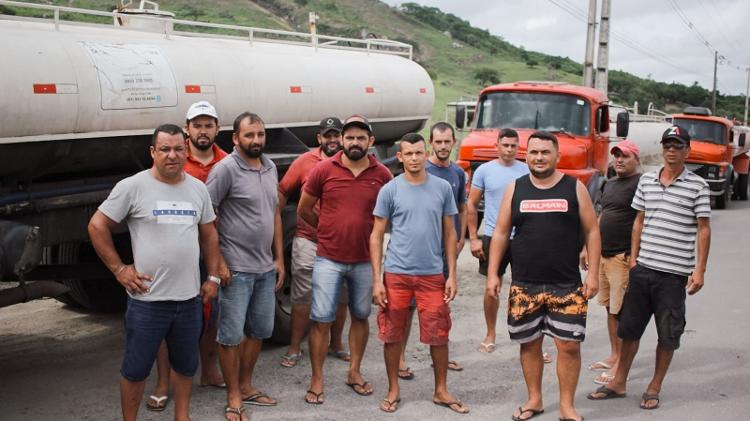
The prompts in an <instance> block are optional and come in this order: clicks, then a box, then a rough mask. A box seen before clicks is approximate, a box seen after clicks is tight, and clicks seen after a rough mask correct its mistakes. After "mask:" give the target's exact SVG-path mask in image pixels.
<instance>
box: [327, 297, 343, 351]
mask: <svg viewBox="0 0 750 421" xmlns="http://www.w3.org/2000/svg"><path fill="white" fill-rule="evenodd" d="M347 310H348V306H347V305H346V304H339V306H338V307H337V308H336V320H334V321H333V324H332V325H331V343H330V344H329V345H328V347H329V348H330V349H331V350H332V351H344V340H343V339H344V326H345V325H346V314H347Z"/></svg>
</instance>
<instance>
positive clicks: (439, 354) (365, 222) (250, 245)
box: [89, 101, 710, 421]
mask: <svg viewBox="0 0 750 421" xmlns="http://www.w3.org/2000/svg"><path fill="white" fill-rule="evenodd" d="M219 127H220V126H219V117H218V113H217V112H216V110H215V109H214V107H213V106H212V105H211V104H209V103H207V102H205V101H201V102H198V103H196V104H193V105H192V106H191V107H190V109H189V110H188V114H187V119H186V125H185V127H184V128H181V127H178V126H175V125H170V124H165V125H162V126H160V127H158V128H157V129H156V130H155V131H154V134H153V138H152V143H151V147H150V150H151V156H152V158H153V160H154V164H153V166H152V168H150V169H147V170H144V171H142V172H140V173H138V174H136V175H134V176H132V177H129V178H126V179H124V180H122V181H121V182H119V183H118V184H117V185H116V186H115V188H114V189H113V190H112V192H111V194H110V196H109V197H108V199H107V200H106V201H105V202H103V203H102V205H101V206H100V207H99V210H98V211H97V212H96V213H95V214H94V216H93V217H92V219H91V222H90V224H89V234H90V237H91V240H92V243H93V245H94V248H95V249H96V251H97V253H98V254H99V256H100V258H101V259H102V261H103V262H104V264H105V265H106V266H107V267H108V268H109V269H110V270H111V271H112V273H113V274H114V275H115V277H116V278H117V280H118V282H120V283H121V284H122V285H123V287H124V288H125V289H126V291H127V292H128V296H129V298H128V310H127V312H126V315H125V332H126V338H125V342H126V344H125V354H124V358H123V362H122V366H121V369H120V373H121V376H122V377H121V379H120V391H121V405H122V413H123V419H125V420H135V419H136V416H137V413H138V408H139V406H140V402H141V399H142V395H143V392H144V387H145V379H146V377H147V376H148V374H149V372H150V370H151V367H152V365H153V363H154V361H157V367H158V370H157V371H158V374H159V379H158V381H157V386H156V389H155V391H154V394H153V395H151V396H150V397H149V399H148V401H147V404H146V406H147V408H148V409H150V410H156V411H159V410H163V409H164V408H165V407H166V404H167V401H168V396H169V388H170V386H171V387H172V389H173V397H174V403H175V420H180V421H183V420H188V419H189V400H190V393H191V386H192V376H193V375H194V374H195V373H196V371H197V368H198V365H199V364H198V362H199V359H200V366H201V368H202V369H201V370H202V372H201V379H200V384H201V386H215V387H220V388H226V394H227V404H226V406H225V408H224V414H225V416H226V419H228V420H230V421H242V420H246V419H247V413H246V409H245V405H260V406H273V405H276V404H277V401H276V399H274V398H272V397H270V396H268V395H267V394H265V393H264V392H262V391H261V390H260V389H259V388H257V387H255V386H254V384H253V371H254V368H255V364H256V362H257V359H258V356H259V354H260V350H261V346H262V341H263V340H264V339H267V338H269V337H270V336H271V334H272V331H273V324H274V312H275V297H274V294H275V291H276V290H277V289H279V288H280V287H281V286H282V285H283V283H284V277H285V270H286V268H285V263H284V245H283V238H282V232H283V230H282V224H281V209H282V208H283V207H284V206H285V204H286V203H287V201H288V200H293V199H294V198H297V197H298V206H297V213H298V218H297V233H296V237H295V239H294V241H293V246H292V259H291V268H290V273H291V274H292V277H293V282H292V285H291V296H292V336H291V344H290V346H289V349H288V351H287V352H286V353H285V355H284V356H283V357H282V359H281V361H280V363H281V365H282V366H284V367H287V368H292V367H295V366H296V365H297V364H298V363H299V361H300V360H301V359H302V358H303V353H302V348H301V342H302V339H303V338H304V336H305V334H306V333H307V332H308V331H309V354H310V355H309V357H310V365H311V369H312V376H311V379H310V384H309V387H308V388H307V392H306V393H305V394H304V400H305V402H307V403H308V404H311V405H320V404H323V403H324V401H325V381H324V373H323V367H324V361H325V358H326V356H332V357H335V358H337V359H341V360H344V361H347V362H348V364H349V369H348V371H347V376H346V379H345V381H346V384H347V385H348V386H349V387H350V388H351V389H352V390H353V391H354V392H355V393H357V394H359V395H362V396H368V395H371V394H372V393H373V391H374V388H373V385H372V384H371V383H370V382H368V381H367V380H366V379H365V377H364V375H363V373H362V370H361V364H362V359H363V356H364V353H365V348H366V346H367V342H368V338H369V322H368V318H369V316H370V313H371V310H372V303H373V302H374V304H375V305H376V306H377V326H378V332H377V334H378V337H379V338H380V339H381V340H382V341H383V342H384V360H385V367H386V373H387V376H388V391H387V393H386V394H385V396H384V398H383V399H382V400H381V401H380V404H379V408H380V410H382V411H384V412H389V413H391V412H395V411H397V410H398V408H399V404H400V402H401V394H400V386H399V379H407V380H408V379H411V378H413V373H412V372H411V371H410V370H409V369H408V367H407V366H406V363H405V358H404V350H405V347H406V342H407V340H408V336H409V330H410V326H411V319H412V315H413V313H414V311H415V309H416V312H417V313H418V318H419V333H420V341H421V342H422V343H424V344H426V345H429V347H430V354H431V357H432V363H433V368H434V376H435V389H434V394H433V397H432V400H433V403H435V404H436V405H440V406H444V407H446V408H448V409H450V410H452V411H454V412H456V413H460V414H466V413H468V412H469V407H468V406H467V405H466V404H465V403H463V402H462V401H461V400H460V399H459V398H457V397H456V396H455V395H453V394H452V393H450V392H449V390H448V386H447V371H448V370H449V369H453V370H461V369H462V367H461V366H460V364H459V363H458V362H456V361H451V360H450V359H449V357H448V356H449V351H448V338H449V332H450V329H451V318H450V309H449V303H450V302H451V301H452V300H453V299H454V298H455V297H456V294H457V291H458V282H457V255H458V253H460V251H461V249H462V248H463V245H464V236H465V234H466V233H467V232H468V235H469V240H470V248H471V252H472V254H473V255H474V256H476V257H477V258H479V260H480V273H483V274H485V275H486V276H487V285H486V292H485V297H484V309H485V319H486V323H487V334H486V336H485V338H484V340H483V341H482V343H481V346H480V349H481V350H482V351H484V352H492V351H493V350H494V349H495V342H496V340H495V335H496V332H495V324H496V318H497V313H498V303H499V300H498V296H499V292H500V285H501V277H502V276H503V274H504V272H505V270H506V268H507V266H508V264H509V263H510V265H511V266H512V282H511V285H510V291H509V300H508V330H509V332H510V337H511V340H512V341H514V342H517V343H519V344H520V350H521V353H520V359H521V367H522V369H523V374H524V378H525V380H526V385H527V391H528V400H527V401H526V402H525V403H524V404H523V405H521V406H520V407H519V408H518V409H517V410H516V411H515V412H514V413H513V414H512V419H514V420H526V419H530V418H532V417H534V416H537V415H539V414H541V413H542V412H544V407H543V404H542V395H541V379H542V371H543V365H544V362H545V357H546V355H543V352H542V341H543V336H544V335H548V336H551V337H553V338H554V342H555V345H556V348H557V373H558V380H559V382H560V419H561V420H576V421H577V420H582V419H583V417H581V416H580V415H579V414H578V413H577V411H576V409H575V406H574V395H575V390H576V385H577V382H578V376H579V372H580V366H581V357H580V342H581V341H583V339H584V337H585V326H586V315H587V311H588V308H587V301H588V299H590V298H592V297H594V296H595V295H596V294H597V290H598V289H599V288H601V290H602V292H603V294H602V295H604V296H600V300H599V302H600V303H601V304H603V305H604V306H606V308H607V311H608V327H609V329H610V330H609V331H610V338H611V342H612V355H611V356H610V357H608V358H606V359H604V360H602V361H599V362H597V363H595V364H592V366H590V368H591V369H593V370H600V369H603V370H609V371H607V372H605V373H602V374H601V375H599V376H598V377H597V378H596V379H595V380H596V381H597V382H598V383H601V384H603V386H602V387H601V388H599V389H597V390H596V391H595V392H593V393H591V394H589V395H588V398H589V399H593V400H601V399H609V398H615V397H623V396H625V385H626V380H627V374H628V370H629V368H630V364H631V363H632V361H633V357H634V356H635V352H636V351H637V348H638V339H639V338H640V336H641V335H642V333H643V331H644V330H645V327H646V324H647V322H648V320H649V318H650V316H651V314H654V315H655V318H656V321H657V331H658V334H659V346H658V347H657V360H656V370H655V374H654V378H653V380H652V382H651V384H650V385H649V388H648V390H647V391H646V393H644V395H643V396H642V402H641V407H642V408H644V409H652V408H655V407H656V406H658V403H659V396H658V394H659V392H660V390H661V384H662V382H663V379H664V376H665V374H666V371H667V368H668V366H669V362H670V361H671V357H672V353H673V351H674V349H676V348H677V347H678V346H679V336H680V334H681V333H682V330H683V329H684V302H685V287H686V285H687V291H688V293H691V294H692V293H695V292H697V291H698V290H699V289H700V287H701V286H702V285H703V272H704V271H705V267H706V260H707V255H708V242H709V238H710V229H709V228H708V227H709V225H708V217H709V216H710V207H709V205H708V204H707V203H708V202H707V201H708V190H707V186H706V185H705V182H703V180H702V179H700V178H699V177H697V176H695V175H694V174H692V173H691V172H689V171H687V170H686V169H685V168H684V160H685V158H686V156H687V153H686V151H687V150H689V135H688V134H687V132H686V131H684V130H683V129H681V128H679V127H673V128H672V129H670V131H668V132H665V134H664V136H663V139H662V144H663V146H664V158H665V166H664V167H663V168H662V169H661V170H659V171H658V172H653V173H647V174H645V175H644V176H643V177H639V174H638V173H637V169H638V162H637V160H638V149H637V146H635V145H633V144H632V143H630V142H628V141H623V142H620V143H619V144H618V145H617V146H615V147H614V148H613V149H612V154H613V156H614V167H615V171H616V173H617V176H616V177H615V178H614V179H613V180H611V181H610V182H609V183H607V184H606V186H605V189H604V192H603V211H602V214H601V216H600V217H599V220H598V221H597V216H596V213H595V211H594V206H593V204H592V202H591V199H590V198H589V194H588V192H587V190H586V188H585V187H584V186H583V184H582V183H581V182H580V181H578V180H576V179H575V178H573V177H570V176H567V175H564V174H562V173H561V172H559V171H558V170H557V169H556V164H557V162H558V159H559V157H560V153H559V146H558V144H557V139H556V137H555V136H554V135H553V134H551V133H547V132H543V131H537V132H534V133H533V134H532V135H531V136H530V137H529V140H528V143H527V150H526V164H525V165H524V164H523V163H521V162H519V161H516V153H517V150H518V144H519V139H518V134H517V133H516V132H514V131H513V130H509V129H504V130H502V131H501V132H500V134H499V137H498V141H497V148H498V155H499V156H498V159H497V160H496V161H491V162H488V163H486V164H484V165H482V166H480V167H479V168H478V169H477V170H476V171H475V173H474V176H473V178H472V181H471V190H470V192H469V194H468V198H467V194H466V190H465V188H466V178H465V173H464V171H463V170H462V169H461V168H459V167H458V166H456V164H455V163H452V162H451V160H450V156H451V151H452V148H453V146H454V145H455V141H456V139H455V133H454V131H453V128H452V127H451V126H450V125H449V124H447V123H437V124H435V125H434V126H432V127H431V129H430V137H429V140H425V139H424V138H423V137H422V136H421V135H419V134H416V133H409V134H407V135H404V136H403V137H402V138H401V139H400V142H399V147H398V148H399V149H398V152H397V157H398V160H399V161H400V162H401V163H402V165H403V170H404V172H403V174H401V175H399V176H397V177H395V178H393V177H392V175H391V173H390V171H389V170H388V169H387V168H386V167H385V166H384V165H383V164H381V163H379V162H378V161H377V160H376V159H375V158H374V157H373V156H371V155H369V154H368V149H369V148H370V147H371V146H372V145H373V143H374V141H375V138H374V135H373V129H372V127H371V125H370V123H369V122H368V120H367V119H366V118H365V117H363V116H359V115H353V116H351V117H349V118H348V119H346V120H345V121H344V122H343V123H342V122H341V121H340V120H339V119H338V118H335V117H328V118H324V119H323V120H322V121H321V122H320V129H319V133H318V134H317V140H318V143H319V147H318V148H315V149H313V150H311V151H309V152H307V153H305V154H303V155H301V156H300V157H298V159H297V160H296V161H295V162H294V163H293V164H292V165H291V167H290V168H289V170H288V171H287V172H286V174H285V176H284V178H283V179H282V180H281V181H279V180H278V175H277V171H276V167H275V165H274V163H273V162H272V161H271V160H270V159H268V157H266V156H265V155H264V154H263V150H264V147H265V143H266V131H265V123H264V122H263V120H262V119H261V118H260V117H259V116H258V115H256V114H253V113H249V112H246V113H242V114H240V115H239V116H237V118H236V119H235V120H234V124H233V133H232V141H233V143H234V149H233V151H232V153H231V154H229V155H227V154H226V153H225V152H223V151H222V150H221V149H220V148H218V147H217V145H216V144H215V143H214V142H215V140H216V137H217V135H218V133H219ZM428 143H429V146H430V147H429V148H428ZM701 183H702V184H701ZM482 197H483V198H484V236H483V237H482V238H480V237H479V235H478V232H479V217H478V213H479V212H478V210H479V203H480V201H481V199H482ZM631 202H632V206H631ZM631 209H632V210H631ZM675 220H676V221H677V222H676V223H675V222H673V221H675ZM123 222H124V223H127V226H128V229H129V231H130V237H131V243H132V248H133V260H134V263H133V264H126V263H125V262H123V260H122V258H121V257H120V255H119V254H118V253H117V250H116V249H115V247H114V245H113V239H112V238H113V237H112V236H113V233H114V232H116V230H117V229H118V225H119V224H120V223H123ZM631 226H632V239H631V235H630V232H631ZM386 232H389V233H390V236H389V240H388V244H387V247H386V250H385V252H384V251H383V245H384V244H383V243H384V239H385V234H386ZM600 232H601V238H600ZM696 236H697V238H698V240H697V255H698V259H697V260H698V263H697V264H695V254H696ZM579 251H580V255H579ZM600 260H601V264H600ZM636 261H637V265H636ZM199 262H200V266H199ZM579 264H580V265H581V266H582V267H583V268H584V269H587V270H588V271H587V274H586V277H585V279H584V281H583V283H582V282H581V275H580V272H579V268H578V266H579ZM199 267H200V268H199ZM630 268H632V269H630ZM628 269H629V271H628ZM628 275H629V276H628ZM628 278H630V286H629V287H627V284H628ZM626 290H627V292H626ZM604 292H606V293H604ZM347 309H348V312H349V315H350V316H351V319H350V329H349V334H348V345H349V351H346V350H345V349H344V346H343V340H342V337H343V328H344V324H345V321H346V317H347V314H346V313H347ZM618 321H619V326H618ZM217 355H218V361H219V365H220V367H221V372H219V371H218V369H217V365H216V357H217ZM170 371H171V372H172V375H171V376H170Z"/></svg>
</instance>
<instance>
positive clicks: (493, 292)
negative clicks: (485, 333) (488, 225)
mask: <svg viewBox="0 0 750 421" xmlns="http://www.w3.org/2000/svg"><path fill="white" fill-rule="evenodd" d="M472 190H473V188H472ZM515 190H516V182H515V181H514V182H512V183H511V184H509V185H508V188H507V189H505V193H504V194H503V201H502V202H501V203H500V210H499V211H498V213H497V223H496V224H495V230H494V231H493V232H492V238H491V239H490V255H489V256H488V258H489V261H488V262H487V292H488V293H489V295H490V296H491V297H492V298H498V297H499V295H500V286H501V282H502V279H500V277H499V276H498V275H497V272H498V270H500V259H501V257H502V256H503V255H504V254H505V250H506V249H507V248H508V242H509V241H510V230H511V220H510V219H511V218H510V217H511V202H512V200H513V192H515Z"/></svg>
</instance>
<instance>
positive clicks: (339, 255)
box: [303, 151, 393, 263]
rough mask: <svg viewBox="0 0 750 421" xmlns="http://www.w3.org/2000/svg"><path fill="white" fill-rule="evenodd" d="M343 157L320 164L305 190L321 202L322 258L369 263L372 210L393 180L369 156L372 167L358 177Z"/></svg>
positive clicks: (389, 174)
mask: <svg viewBox="0 0 750 421" xmlns="http://www.w3.org/2000/svg"><path fill="white" fill-rule="evenodd" d="M342 154H343V151H341V152H339V153H337V154H336V155H334V156H333V157H331V159H327V160H325V161H322V162H321V163H320V164H318V165H316V166H315V168H313V170H312V172H310V175H309V176H308V178H307V182H306V183H305V185H304V187H303V191H304V192H306V193H307V194H310V195H312V196H315V197H317V198H318V199H319V200H320V215H319V217H318V256H321V257H325V258H327V259H330V260H333V261H336V262H341V263H361V262H367V261H369V260H370V248H369V239H370V233H371V232H372V225H373V217H372V210H373V208H374V207H375V201H376V200H377V198H378V192H379V191H380V188H381V187H383V185H384V184H385V183H387V182H388V181H390V180H391V178H393V177H392V176H391V172H390V171H388V168H386V167H385V166H384V165H383V164H381V163H379V162H378V161H377V160H376V159H375V158H374V157H372V156H369V155H368V156H367V159H368V160H369V162H370V165H369V166H368V167H367V168H366V169H365V170H364V171H362V172H361V173H360V174H359V175H358V176H357V177H354V174H353V173H352V172H351V171H350V170H349V169H348V168H346V167H345V166H344V165H343V164H342V163H341V155H342Z"/></svg>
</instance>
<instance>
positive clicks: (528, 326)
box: [508, 280, 588, 343]
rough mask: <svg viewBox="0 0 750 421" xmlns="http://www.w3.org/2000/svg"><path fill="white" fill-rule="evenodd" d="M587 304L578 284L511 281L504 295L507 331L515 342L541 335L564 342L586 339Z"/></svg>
mask: <svg viewBox="0 0 750 421" xmlns="http://www.w3.org/2000/svg"><path fill="white" fill-rule="evenodd" d="M587 313H588V301H587V300H586V298H584V296H583V287H582V286H581V283H580V282H575V283H565V284H551V283H536V282H521V281H515V280H514V281H513V282H511V284H510V294H509V296H508V332H509V333H510V339H511V340H512V341H514V342H517V343H526V342H531V341H533V340H535V339H537V338H539V337H540V336H542V334H546V335H549V336H552V337H555V338H559V339H563V340H566V341H577V342H582V341H583V340H584V338H585V337H586V314H587Z"/></svg>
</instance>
